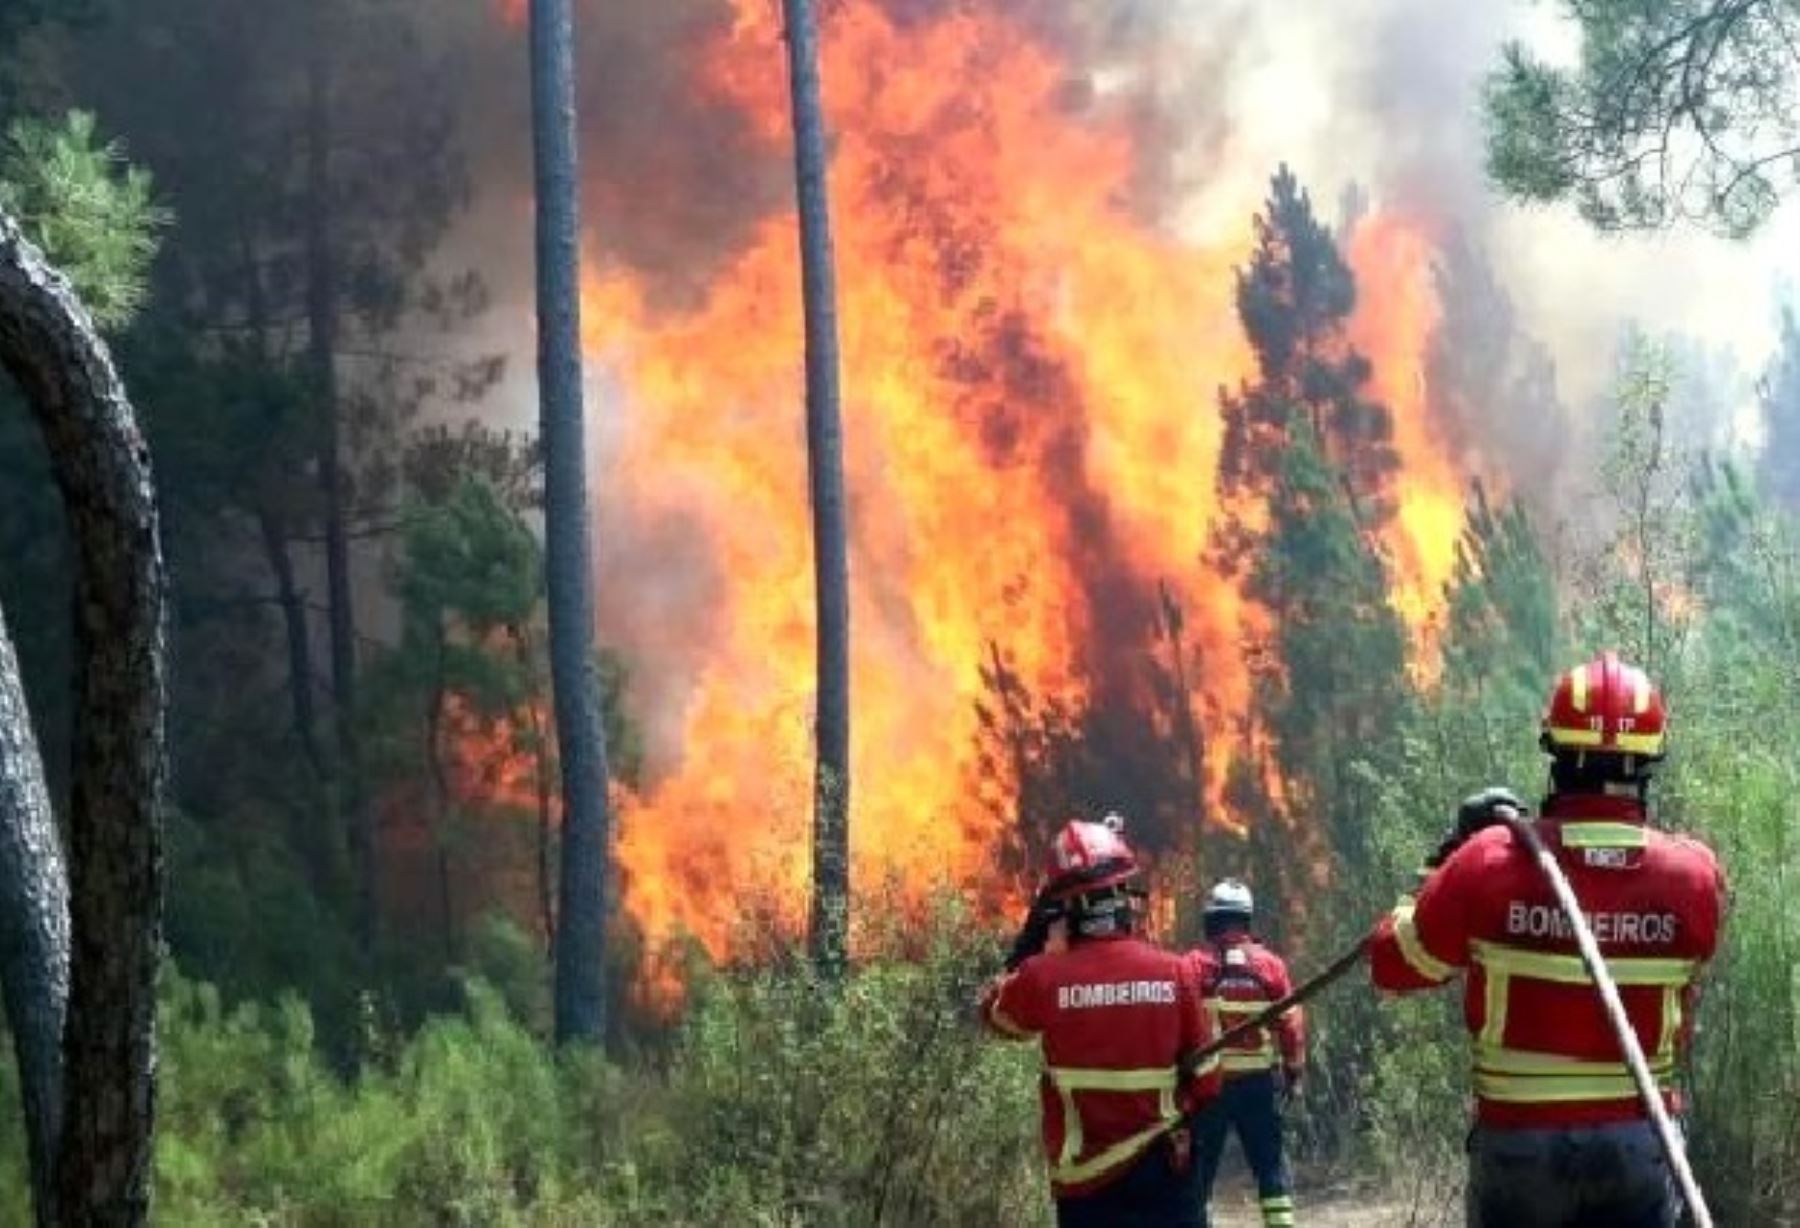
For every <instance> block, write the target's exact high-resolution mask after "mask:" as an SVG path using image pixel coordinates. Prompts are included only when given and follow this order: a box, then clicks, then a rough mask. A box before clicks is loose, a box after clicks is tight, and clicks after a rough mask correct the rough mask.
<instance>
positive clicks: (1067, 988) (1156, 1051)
mask: <svg viewBox="0 0 1800 1228" xmlns="http://www.w3.org/2000/svg"><path fill="white" fill-rule="evenodd" d="M981 1016H982V1019H983V1020H984V1021H985V1022H986V1023H987V1025H988V1026H989V1027H990V1028H992V1029H993V1030H994V1031H996V1032H998V1033H1000V1034H1001V1035H1002V1036H1006V1037H1010V1038H1014V1039H1021V1040H1023V1039H1029V1038H1031V1037H1037V1038H1038V1039H1039V1041H1040V1043H1041V1045H1042V1049H1043V1054H1044V1071H1043V1076H1042V1078H1041V1080H1040V1082H1039V1097H1040V1100H1041V1102H1042V1111H1043V1128H1044V1153H1045V1155H1046V1157H1047V1158H1048V1159H1049V1162H1050V1187H1051V1192H1052V1193H1053V1194H1054V1195H1055V1196H1056V1197H1057V1198H1070V1197H1079V1196H1080V1195H1083V1194H1088V1193H1092V1192H1093V1191H1095V1190H1097V1189H1100V1188H1102V1187H1103V1186H1105V1185H1106V1184H1107V1183H1108V1182H1110V1181H1113V1180H1115V1179H1117V1178H1118V1177H1121V1176H1123V1175H1124V1173H1125V1171H1126V1170H1127V1169H1128V1168H1129V1167H1130V1165H1131V1162H1132V1161H1134V1160H1135V1159H1137V1158H1138V1156H1139V1155H1141V1154H1142V1153H1143V1152H1144V1150H1145V1149H1146V1148H1148V1147H1149V1146H1150V1145H1151V1144H1153V1143H1155V1142H1156V1141H1157V1140H1158V1139H1159V1138H1161V1137H1162V1136H1163V1135H1164V1134H1166V1133H1167V1132H1168V1131H1169V1129H1170V1128H1171V1127H1173V1126H1175V1125H1177V1124H1178V1123H1179V1122H1180V1121H1181V1119H1182V1117H1183V1116H1185V1115H1186V1114H1187V1113H1189V1112H1191V1111H1192V1110H1193V1109H1195V1108H1197V1107H1199V1106H1200V1105H1201V1104H1202V1103H1204V1102H1205V1101H1206V1100H1208V1099H1210V1098H1212V1097H1213V1096H1216V1095H1217V1094H1218V1091H1219V1074H1218V1061H1217V1059H1216V1058H1215V1059H1213V1060H1211V1061H1209V1062H1208V1063H1206V1065H1205V1066H1204V1067H1203V1068H1202V1070H1201V1071H1200V1073H1199V1074H1197V1075H1196V1076H1194V1077H1192V1078H1189V1079H1185V1080H1184V1079H1181V1078H1180V1077H1179V1076H1178V1074H1177V1070H1176V1063H1177V1061H1178V1060H1179V1059H1180V1058H1181V1056H1182V1055H1183V1054H1186V1053H1191V1052H1193V1051H1195V1050H1197V1049H1199V1048H1200V1047H1201V1046H1203V1045H1205V1044H1206V1042H1207V1041H1208V1040H1210V1039H1211V1038H1212V1036H1213V1031H1212V1026H1211V1024H1210V1022H1209V1021H1208V1018H1207V1014H1206V1010H1205V1008H1204V1007H1203V1006H1202V1005H1201V1001H1200V986H1199V983H1198V981H1196V980H1195V978H1194V968H1193V966H1192V965H1191V964H1189V963H1188V962H1187V961H1186V960H1184V959H1183V958H1182V957H1181V956H1179V955H1176V954H1175V953H1173V952H1171V951H1165V950H1163V949H1161V948H1160V947H1156V946H1153V945H1151V944H1150V943H1148V942H1145V941H1143V940H1142V939H1140V938H1137V937H1133V936H1130V935H1120V936H1117V937H1109V938H1090V939H1084V940H1082V941H1079V942H1076V943H1074V944H1073V945H1071V946H1070V947H1069V948H1067V949H1066V950H1063V951H1047V952H1045V953H1044V954H1042V955H1037V956H1033V957H1032V958H1031V959H1028V960H1026V961H1025V962H1024V963H1023V964H1020V965H1019V967H1018V969H1017V970H1016V971H1014V972H1012V973H1011V974H1009V975H1006V976H1002V977H1000V978H999V979H998V980H996V981H994V982H993V983H991V984H990V985H989V986H988V987H987V989H986V991H985V992H984V993H983V995H982V1001H981Z"/></svg>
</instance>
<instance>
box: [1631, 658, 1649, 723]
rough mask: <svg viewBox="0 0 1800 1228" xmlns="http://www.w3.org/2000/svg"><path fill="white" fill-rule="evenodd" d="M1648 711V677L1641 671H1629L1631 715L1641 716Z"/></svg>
mask: <svg viewBox="0 0 1800 1228" xmlns="http://www.w3.org/2000/svg"><path fill="white" fill-rule="evenodd" d="M1649 710H1650V675H1648V674H1646V673H1645V672H1644V671H1643V670H1641V669H1634V670H1632V671H1631V714H1632V715H1633V716H1642V715H1644V713H1646V712H1648V711H1649Z"/></svg>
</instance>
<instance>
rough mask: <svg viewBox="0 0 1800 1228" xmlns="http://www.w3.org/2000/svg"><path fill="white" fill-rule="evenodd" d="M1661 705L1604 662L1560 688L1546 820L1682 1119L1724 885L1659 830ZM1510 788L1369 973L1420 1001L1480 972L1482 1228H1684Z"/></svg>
mask: <svg viewBox="0 0 1800 1228" xmlns="http://www.w3.org/2000/svg"><path fill="white" fill-rule="evenodd" d="M1663 726H1664V713H1663V702H1662V698H1661V696H1659V695H1658V694H1657V690H1656V687H1655V686H1654V685H1653V684H1652V683H1651V681H1650V679H1649V678H1648V677H1646V676H1645V674H1644V672H1643V671H1642V670H1639V669H1636V668H1634V667H1632V666H1630V665H1626V664H1624V663H1623V662H1621V661H1620V660H1619V659H1618V658H1617V657H1616V656H1614V655H1613V654H1611V653H1607V654H1605V655H1603V656H1601V657H1600V658H1599V659H1597V660H1595V661H1591V662H1589V663H1588V664H1586V665H1579V666H1576V667H1575V668H1574V669H1572V670H1570V671H1568V672H1567V673H1565V674H1563V675H1562V676H1561V678H1559V679H1558V680H1557V683H1556V688H1555V690H1554V691H1553V692H1552V694H1551V697H1550V703H1549V707H1548V709H1547V710H1546V712H1545V715H1544V723H1543V736H1542V745H1543V747H1544V749H1545V750H1546V751H1548V752H1549V754H1550V756H1551V763H1550V792H1549V796H1548V797H1546V798H1545V799H1544V805H1543V813H1542V816H1541V817H1540V818H1539V819H1537V820H1536V823H1537V828H1538V831H1539V832H1540V833H1541V834H1542V836H1543V839H1544V843H1545V845H1546V846H1547V847H1548V848H1549V849H1550V850H1551V851H1552V852H1553V853H1554V855H1555V856H1556V858H1557V860H1558V862H1559V863H1560V864H1561V866H1562V868H1563V870H1564V872H1565V873H1566V874H1567V875H1568V877H1569V882H1570V884H1571V886H1572V887H1573V888H1574V891H1575V894H1576V897H1577V898H1578V899H1579V900H1580V902H1581V906H1582V911H1583V912H1584V913H1585V914H1586V917H1587V921H1588V923H1589V925H1590V926H1591V927H1592V928H1593V931H1594V937H1595V939H1596V940H1597V942H1598V943H1599V946H1600V950H1601V952H1602V953H1603V954H1604V956H1605V957H1606V962H1607V966H1608V967H1609V968H1610V969H1611V971H1612V974H1613V976H1614V977H1615V978H1616V979H1617V981H1618V985H1619V993H1620V995H1621V997H1622V998H1623V1000H1624V1004H1625V1008H1626V1012H1627V1014H1628V1015H1629V1016H1630V1018H1631V1021H1632V1024H1633V1026H1634V1028H1635V1030H1636V1032H1637V1037H1638V1040H1639V1042H1640V1043H1641V1044H1642V1046H1643V1049H1644V1053H1645V1055H1646V1057H1648V1059H1649V1061H1650V1064H1651V1068H1652V1073H1653V1074H1654V1075H1655V1077H1656V1078H1657V1080H1658V1082H1659V1083H1660V1084H1661V1085H1662V1087H1663V1090H1664V1095H1665V1098H1666V1100H1667V1102H1668V1104H1669V1108H1670V1110H1671V1112H1677V1111H1679V1107H1680V1106H1679V1104H1678V1101H1677V1096H1676V1094H1675V1091H1674V1089H1673V1086H1672V1085H1673V1080H1674V1074H1675V1064H1676V1060H1677V1057H1678V1056H1679V1055H1680V1054H1681V1052H1682V1051H1683V1050H1684V1049H1685V1047H1686V1044H1687V1039H1688V1036H1689V1033H1690V1030H1691V1026H1692V1021H1693V1007H1694V992H1695V983H1696V979H1697V978H1698V976H1699V974H1700V970H1701V966H1702V965H1703V964H1704V963H1705V961H1706V960H1708V959H1709V958H1710V957H1711V956H1712V954H1713V950H1714V948H1715V946H1716V944H1717V942H1718V936H1719V925H1720V917H1721V913H1722V911H1723V899H1724V889H1725V888H1724V879H1723V876H1722V874H1721V873H1720V870H1719V866H1718V862H1717V861H1716V860H1715V859H1714V857H1713V854H1712V852H1711V851H1710V850H1709V849H1708V848H1706V846H1705V845H1702V844H1700V843H1699V842H1697V841H1694V840H1690V839H1684V838H1681V837H1677V836H1672V835H1667V834H1665V833H1663V832H1660V831H1656V830H1654V829H1652V828H1651V827H1649V826H1648V823H1647V819H1648V816H1647V814H1646V809H1645V807H1646V800H1647V793H1648V785H1649V780H1650V772H1651V769H1652V767H1653V765H1654V764H1656V763H1657V762H1658V761H1659V760H1660V759H1661V758H1662V755H1663ZM1502 807H1510V808H1513V809H1516V810H1518V811H1520V812H1521V813H1523V807H1522V806H1520V805H1519V803H1518V801H1517V799H1516V798H1514V797H1513V796H1512V795H1511V794H1510V793H1508V792H1506V791H1505V790H1504V789H1490V790H1488V791H1486V792H1484V793H1479V794H1476V795H1475V796H1474V797H1471V798H1469V799H1468V800H1467V801H1465V802H1464V803H1463V807H1462V810H1461V811H1460V813H1459V814H1458V822H1457V830H1456V831H1455V832H1454V833H1453V834H1452V835H1451V836H1450V837H1449V838H1448V839H1446V840H1445V842H1444V845H1443V846H1442V847H1441V848H1440V849H1439V850H1438V852H1437V853H1436V854H1435V855H1434V856H1433V858H1432V859H1431V860H1429V861H1428V862H1427V863H1426V864H1427V867H1428V873H1427V876H1426V878H1425V880H1424V882H1423V884H1422V885H1421V887H1420V889H1419V891H1418V895H1417V899H1416V901H1415V900H1411V899H1403V900H1402V901H1401V902H1400V906H1399V907H1398V908H1396V909H1395V910H1394V912H1393V914H1392V915H1391V916H1390V917H1388V918H1387V919H1385V920H1384V921H1383V922H1382V923H1381V924H1380V925H1379V926H1378V927H1377V929H1376V931H1375V934H1374V936H1373V940H1372V945H1371V948H1370V960H1371V964H1370V967H1371V975H1372V976H1373V978H1374V981H1375V984H1376V985H1377V986H1378V987H1379V988H1382V989H1387V990H1394V991H1400V992H1405V991H1408V990H1415V989H1424V988H1427V987H1429V986H1432V985H1437V984H1440V983H1442V982H1444V981H1446V980H1448V979H1450V978H1451V977H1452V976H1454V975H1456V974H1457V973H1458V972H1463V973H1465V988H1464V996H1463V1016H1464V1021H1465V1023H1466V1024H1467V1026H1468V1029H1469V1033H1470V1036H1471V1038H1472V1040H1473V1050H1474V1052H1473V1061H1474V1090H1475V1096H1476V1122H1475V1129H1474V1131H1473V1132H1472V1134H1471V1135H1470V1140H1469V1185H1468V1210H1467V1217H1468V1218H1467V1222H1468V1223H1469V1224H1470V1225H1471V1226H1472V1228H1526V1226H1529V1228H1573V1226H1576V1225H1607V1226H1610V1228H1670V1226H1672V1225H1674V1223H1675V1222H1676V1220H1675V1217H1676V1212H1677V1209H1678V1201H1677V1198H1676V1194H1675V1190H1674V1188H1673V1181H1672V1177H1671V1174H1670V1173H1669V1171H1668V1168H1667V1165H1666V1163H1665V1162H1664V1159H1663V1156H1662V1154H1661V1152H1660V1150H1659V1148H1658V1144H1657V1139H1656V1135H1655V1133H1654V1131H1653V1128H1652V1126H1651V1125H1650V1123H1649V1121H1648V1120H1647V1118H1646V1116H1645V1113H1644V1110H1643V1107H1642V1105H1641V1104H1640V1103H1639V1101H1638V1098H1637V1095H1636V1086H1635V1084H1634V1083H1633V1081H1632V1079H1631V1075H1630V1072H1629V1071H1628V1069H1627V1067H1626V1066H1625V1064H1624V1061H1623V1060H1622V1056H1621V1053H1620V1046H1619V1042H1618V1039H1617V1037H1616V1036H1614V1034H1613V1032H1612V1029H1611V1028H1610V1027H1609V1026H1608V1023H1607V1018H1606V1015H1605V1014H1604V1012H1603V1010H1602V1007H1601V1005H1600V1000H1599V997H1598V995H1597V994H1596V992H1595V989H1594V985H1593V982H1592V980H1591V979H1590V978H1589V976H1588V974H1587V970H1586V968H1585V967H1584V966H1583V965H1582V962H1581V959H1580V956H1579V955H1578V953H1577V947H1576V944H1575V940H1574V937H1573V935H1572V933H1571V931H1570V929H1569V926H1568V924H1567V922H1566V920H1565V919H1564V918H1563V916H1562V914H1561V912H1560V911H1559V910H1558V908H1557V906H1556V902H1555V899H1554V897H1553V896H1552V895H1551V892H1550V888H1549V886H1548V885H1547V884H1546V883H1545V882H1544V881H1543V879H1542V875H1541V874H1540V873H1539V871H1538V869H1537V868H1536V865H1535V863H1534V862H1533V861H1532V860H1531V858H1530V855H1529V854H1528V853H1527V852H1526V851H1525V850H1524V849H1523V848H1521V847H1520V845H1519V844H1518V843H1517V842H1516V841H1515V839H1514V837H1513V834H1512V832H1511V831H1510V830H1509V829H1508V828H1507V827H1506V826H1504V824H1503V823H1501V822H1500V820H1499V818H1498V815H1497V812H1498V811H1499V810H1500V809H1501V808H1502Z"/></svg>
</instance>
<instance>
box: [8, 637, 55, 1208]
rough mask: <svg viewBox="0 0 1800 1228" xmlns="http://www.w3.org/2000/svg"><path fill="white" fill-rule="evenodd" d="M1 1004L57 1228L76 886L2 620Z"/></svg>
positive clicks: (37, 1176) (36, 1196) (42, 1192)
mask: <svg viewBox="0 0 1800 1228" xmlns="http://www.w3.org/2000/svg"><path fill="white" fill-rule="evenodd" d="M0 1000H3V1001H4V1002H5V1005H6V1022H7V1026H8V1027H9V1028H10V1029H11V1031H12V1037H13V1050H14V1057H15V1059H16V1060H17V1062H18V1065H19V1086H20V1088H21V1090H22V1093H23V1095H22V1097H21V1099H22V1100H23V1102H24V1109H25V1131H26V1136H27V1138H28V1140H29V1143H30V1155H31V1184H32V1191H31V1193H32V1201H33V1203H34V1205H35V1207H36V1211H37V1222H38V1223H39V1224H43V1225H49V1224H53V1223H55V1222H56V1213H55V1207H56V1197H55V1191H56V1182H55V1164H56V1138H57V1127H58V1123H59V1122H60V1120H61V1117H62V1033H63V1012H64V1009H65V1008H66V1006H67V1005H68V1001H69V880H68V876H67V873H66V871H65V870H64V867H63V855H62V845H61V843H60V842H59V836H58V834H57V831H56V815H55V813H54V811H52V809H51V806H50V792H49V790H48V789H47V788H46V787H45V785H44V765H43V760H42V759H41V758H40V757H39V755H38V747H37V739H36V737H34V736H33V733H32V726H31V712H30V710H29V709H28V708H27V707H26V704H25V688H24V686H23V685H22V684H21V682H20V679H19V662H18V658H17V657H16V656H15V655H14V653H13V646H12V640H11V639H10V638H9V637H8V636H7V633H6V621H5V618H4V616H0Z"/></svg>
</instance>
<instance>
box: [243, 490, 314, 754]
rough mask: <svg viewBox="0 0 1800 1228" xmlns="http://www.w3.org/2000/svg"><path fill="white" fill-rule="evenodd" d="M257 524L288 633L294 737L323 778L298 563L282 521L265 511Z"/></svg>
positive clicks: (289, 697)
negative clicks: (295, 561) (298, 580)
mask: <svg viewBox="0 0 1800 1228" xmlns="http://www.w3.org/2000/svg"><path fill="white" fill-rule="evenodd" d="M256 525H257V529H258V530H259V531H260V532H261V534H262V543H263V554H264V555H265V556H267V558H268V561H269V572H270V574H271V575H273V576H274V579H275V599H276V601H277V602H279V603H280V605H281V620H282V625H283V627H284V628H285V629H286V631H287V655H288V702H289V703H290V704H291V705H292V707H293V714H294V736H295V737H296V738H298V739H299V741H300V748H301V749H302V750H303V751H305V752H306V761H307V762H308V763H310V764H311V765H312V768H313V771H314V772H317V773H319V774H321V775H323V774H324V771H325V760H324V757H323V756H322V755H321V754H320V752H319V738H318V732H317V727H318V718H317V714H316V712H315V709H314V707H313V692H312V687H313V665H312V640H311V637H309V636H308V634H307V627H306V603H305V602H304V600H303V599H302V598H301V595H300V586H299V584H298V583H297V582H296V581H295V579H294V560H293V556H292V555H290V554H289V553H288V543H287V535H286V533H285V532H284V531H283V528H282V525H281V522H280V520H279V519H278V518H277V517H276V515H275V513H273V512H271V511H269V510H268V509H267V508H264V509H262V510H261V511H259V512H257V514H256Z"/></svg>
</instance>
